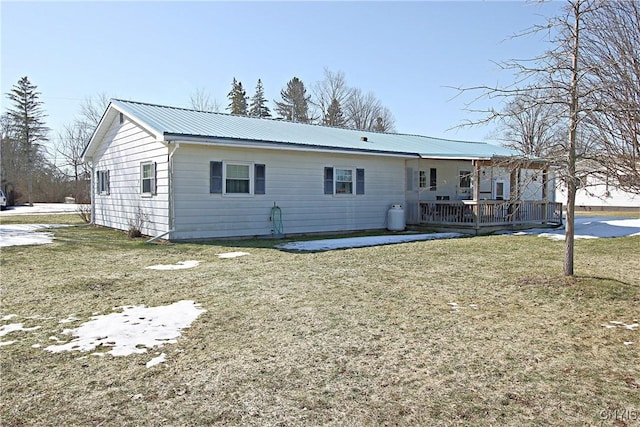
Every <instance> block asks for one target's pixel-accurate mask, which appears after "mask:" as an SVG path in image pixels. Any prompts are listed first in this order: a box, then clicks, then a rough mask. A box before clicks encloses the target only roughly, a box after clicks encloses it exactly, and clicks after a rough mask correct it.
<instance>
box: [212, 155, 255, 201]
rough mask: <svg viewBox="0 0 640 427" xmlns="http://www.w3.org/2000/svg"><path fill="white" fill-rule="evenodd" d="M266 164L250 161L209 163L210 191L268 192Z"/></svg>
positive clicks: (252, 193) (247, 193) (224, 192)
mask: <svg viewBox="0 0 640 427" xmlns="http://www.w3.org/2000/svg"><path fill="white" fill-rule="evenodd" d="M266 180H267V176H266V166H265V165H263V164H254V163H250V162H226V161H224V162H221V161H212V162H210V163H209V192H210V193H212V194H226V195H254V194H265V193H266Z"/></svg>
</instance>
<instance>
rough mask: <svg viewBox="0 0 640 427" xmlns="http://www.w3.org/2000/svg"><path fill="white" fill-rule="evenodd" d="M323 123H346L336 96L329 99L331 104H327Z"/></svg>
mask: <svg viewBox="0 0 640 427" xmlns="http://www.w3.org/2000/svg"><path fill="white" fill-rule="evenodd" d="M323 124H325V125H328V126H341V127H342V126H344V125H345V124H346V120H345V118H344V114H343V113H342V107H340V102H339V101H338V100H337V99H336V98H333V99H332V100H331V104H329V108H327V113H326V114H325V116H324V119H323Z"/></svg>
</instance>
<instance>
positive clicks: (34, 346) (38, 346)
mask: <svg viewBox="0 0 640 427" xmlns="http://www.w3.org/2000/svg"><path fill="white" fill-rule="evenodd" d="M40 347H42V346H41V345H40V344H34V345H32V346H31V348H40Z"/></svg>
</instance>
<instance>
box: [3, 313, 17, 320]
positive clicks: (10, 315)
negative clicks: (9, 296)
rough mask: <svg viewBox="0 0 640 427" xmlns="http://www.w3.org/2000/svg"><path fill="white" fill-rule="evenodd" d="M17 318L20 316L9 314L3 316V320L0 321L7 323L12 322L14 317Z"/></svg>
mask: <svg viewBox="0 0 640 427" xmlns="http://www.w3.org/2000/svg"><path fill="white" fill-rule="evenodd" d="M17 316H18V315H17V314H7V315H6V316H2V319H0V320H5V321H6V320H11V319H13V318H14V317H17Z"/></svg>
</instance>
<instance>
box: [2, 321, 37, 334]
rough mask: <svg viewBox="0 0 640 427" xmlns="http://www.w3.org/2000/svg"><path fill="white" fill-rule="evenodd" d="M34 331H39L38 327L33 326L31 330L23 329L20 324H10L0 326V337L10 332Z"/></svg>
mask: <svg viewBox="0 0 640 427" xmlns="http://www.w3.org/2000/svg"><path fill="white" fill-rule="evenodd" d="M36 329H40V326H34V327H32V328H25V327H24V326H22V323H10V324H8V325H2V326H0V337H3V336H5V335H7V334H9V333H11V332H16V331H35V330H36Z"/></svg>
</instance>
